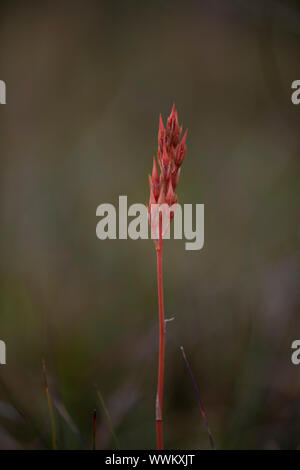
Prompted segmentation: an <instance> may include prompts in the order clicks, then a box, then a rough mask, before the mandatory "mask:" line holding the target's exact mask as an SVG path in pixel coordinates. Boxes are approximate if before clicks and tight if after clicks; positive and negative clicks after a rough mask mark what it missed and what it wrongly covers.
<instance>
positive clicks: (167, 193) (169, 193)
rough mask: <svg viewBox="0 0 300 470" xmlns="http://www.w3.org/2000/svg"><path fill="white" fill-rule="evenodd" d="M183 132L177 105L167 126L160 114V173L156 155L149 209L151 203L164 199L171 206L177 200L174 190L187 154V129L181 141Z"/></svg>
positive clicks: (151, 178) (150, 180) (150, 183)
mask: <svg viewBox="0 0 300 470" xmlns="http://www.w3.org/2000/svg"><path fill="white" fill-rule="evenodd" d="M181 134H182V127H181V126H180V125H179V122H178V114H177V111H176V109H175V105H173V108H172V111H171V114H170V116H169V117H168V119H167V125H166V127H165V126H164V123H163V120H162V117H161V115H160V116H159V129H158V149H157V161H158V164H159V169H160V175H159V172H158V168H157V164H156V160H155V157H154V158H153V168H152V176H149V186H150V201H149V210H150V209H151V204H158V203H162V201H163V202H167V203H168V204H169V206H171V205H172V204H174V202H176V201H177V196H176V195H175V193H174V190H175V188H176V187H177V185H178V182H179V177H180V170H181V168H180V167H181V165H182V163H183V160H184V158H185V154H186V136H187V131H186V132H185V134H184V136H183V137H182V139H181V141H180V137H181Z"/></svg>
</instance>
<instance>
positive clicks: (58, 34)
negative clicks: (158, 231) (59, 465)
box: [0, 0, 300, 449]
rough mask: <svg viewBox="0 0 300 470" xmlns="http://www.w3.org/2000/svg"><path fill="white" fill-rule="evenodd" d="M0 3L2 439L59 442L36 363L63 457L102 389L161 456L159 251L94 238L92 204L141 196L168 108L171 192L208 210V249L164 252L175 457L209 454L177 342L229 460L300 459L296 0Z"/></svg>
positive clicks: (299, 48)
mask: <svg viewBox="0 0 300 470" xmlns="http://www.w3.org/2000/svg"><path fill="white" fill-rule="evenodd" d="M0 9H1V11H0V28H1V29H0V78H1V79H2V80H5V81H6V84H7V104H6V105H5V106H1V108H0V132H1V139H0V154H1V174H0V183H1V186H0V190H1V199H0V201H1V202H0V204H1V234H0V237H1V238H0V241H1V247H0V248H1V253H0V254H1V268H0V295H1V303H0V338H1V339H3V340H5V341H6V344H7V365H6V366H0V447H1V448H45V447H47V446H51V436H50V430H49V424H48V411H47V402H46V397H45V391H44V388H43V380H42V372H41V358H42V356H45V358H46V361H47V368H48V375H49V382H50V390H51V392H52V395H53V398H55V400H56V405H57V408H56V407H55V418H56V427H57V434H58V446H59V447H60V448H66V449H71V448H82V447H83V446H84V445H85V444H84V443H83V442H82V441H84V442H87V445H89V443H90V434H91V413H92V409H93V408H94V407H95V406H96V405H97V399H96V394H95V390H94V384H95V383H97V384H98V386H99V388H100V389H101V391H102V394H103V397H104V399H105V402H106V406H107V407H108V409H109V411H110V414H111V418H112V421H113V423H114V427H115V432H116V434H117V436H118V438H119V441H120V446H121V448H123V449H134V448H136V449H137V448H138V449H140V448H154V447H155V426H154V401H155V387H156V365H157V298H156V279H155V253H154V247H153V243H152V242H151V241H150V240H149V241H134V242H133V241H131V240H127V241H117V240H115V241H105V242H104V241H100V240H98V239H97V238H96V235H95V228H96V223H97V218H96V216H95V212H96V207H97V206H98V205H99V204H101V203H102V202H112V203H117V201H118V196H119V195H120V194H126V195H127V196H128V202H129V204H131V203H134V202H147V200H148V182H147V173H148V172H149V170H150V169H151V161H152V156H153V153H154V152H155V150H156V142H157V140H156V139H157V128H158V117H159V113H162V114H163V117H164V118H165V117H166V116H167V114H168V113H169V112H170V110H171V107H172V104H173V102H174V101H175V103H176V106H177V108H178V112H179V118H180V121H182V122H183V125H184V127H188V129H189V134H188V153H187V157H186V160H185V163H184V168H183V173H182V178H181V181H180V185H179V187H178V195H179V200H180V202H181V203H193V204H195V203H204V204H205V247H204V249H203V250H201V251H199V252H192V251H185V249H184V242H183V241H170V242H168V243H167V244H166V250H165V264H164V274H165V295H166V313H167V316H175V320H174V321H173V322H172V323H169V324H168V331H167V356H166V394H165V442H166V447H168V448H182V449H184V448H207V447H208V438H207V434H206V432H205V429H204V426H203V422H202V419H201V416H200V412H199V410H198V408H197V403H196V398H195V396H194V393H193V390H192V385H191V383H190V380H189V378H188V376H187V372H186V369H185V366H184V363H183V360H182V357H181V355H180V350H179V347H180V345H184V347H185V350H186V353H187V355H188V357H189V359H190V362H191V365H192V368H193V371H194V374H195V376H196V378H197V381H198V384H199V388H200V392H201V397H202V400H203V402H204V405H205V408H206V412H207V415H208V418H209V421H210V426H211V428H212V431H213V434H214V437H215V440H216V444H217V447H218V448H225V449H239V448H282V449H285V448H297V446H298V445H299V444H300V405H299V403H300V401H299V396H300V375H299V374H300V366H299V368H297V367H296V366H293V365H292V364H291V360H290V356H291V343H292V341H293V340H294V339H300V320H299V313H300V312H299V305H300V295H299V278H300V264H299V236H300V230H299V200H300V198H299V180H300V163H299V140H300V138H299V122H300V106H299V107H297V106H294V105H293V104H292V103H291V91H292V90H291V83H292V81H293V80H295V79H300V63H299V52H300V7H299V2H296V1H258V0H255V1H242V0H228V1H226V2H225V1H221V0H218V1H217V0H213V1H211V0H210V1H209V0H205V1H187V2H183V1H181V2H179V1H160V2H158V1H151V2H150V1H149V2H140V1H126V2H125V1H123V2H117V1H110V2H109V1H92V0H88V1H51V2H50V1H49V2H47V1H44V2H32V3H31V2H16V1H14V2H8V1H6V2H5V1H3V2H1V7H0ZM16 408H17V409H20V410H22V413H23V414H24V416H25V418H22V417H20V415H19V414H18V413H17V412H16V411H15V409H16ZM62 410H63V412H64V413H65V412H66V410H67V412H68V413H69V415H70V416H71V417H72V420H73V423H74V425H75V426H76V428H77V429H79V430H80V437H79V436H78V435H77V434H76V433H77V431H76V430H75V429H73V430H72V427H70V422H69V423H68V422H66V421H65V419H64V418H63V417H62V415H61V414H60V412H62ZM98 418H99V419H98V434H97V448H111V447H112V446H113V441H112V440H111V438H110V433H109V430H108V427H107V423H106V421H105V419H104V416H103V414H101V412H100V410H99V414H98ZM67 421H69V420H67Z"/></svg>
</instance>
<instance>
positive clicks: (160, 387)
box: [156, 218, 165, 450]
mask: <svg viewBox="0 0 300 470" xmlns="http://www.w3.org/2000/svg"><path fill="white" fill-rule="evenodd" d="M162 248H163V240H162V221H161V218H160V220H159V240H158V243H157V245H156V260H157V290H158V309H159V357H158V381H157V395H156V439H157V449H158V450H163V430H162V427H163V417H162V412H163V394H164V369H165V314H164V295H163V278H162Z"/></svg>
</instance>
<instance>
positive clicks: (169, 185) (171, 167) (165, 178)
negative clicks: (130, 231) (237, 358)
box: [148, 105, 187, 450]
mask: <svg viewBox="0 0 300 470" xmlns="http://www.w3.org/2000/svg"><path fill="white" fill-rule="evenodd" d="M181 135H182V127H181V126H180V125H179V122H178V115H177V111H176V109H175V105H173V108H172V111H171V114H170V116H169V117H168V119H167V124H166V127H165V126H164V123H163V120H162V117H161V116H160V117H159V131H158V150H157V162H156V159H155V157H153V167H152V175H151V176H150V175H149V185H150V199H149V206H148V211H149V223H150V226H151V230H152V232H153V233H154V234H155V236H154V242H155V248H156V259H157V289H158V309H159V359H158V381H157V394H156V438H157V449H158V450H162V449H163V433H162V424H163V393H164V364H165V314H164V298H163V280H162V249H163V238H164V231H165V225H163V215H164V211H163V210H162V211H161V212H158V218H157V217H153V214H154V211H153V208H154V207H155V208H156V209H159V208H160V207H166V205H167V207H169V208H170V207H172V210H173V209H174V210H175V207H176V203H177V195H176V194H175V192H174V191H175V189H176V187H177V185H178V182H179V178H180V172H181V165H182V163H183V160H184V158H185V155H186V136H187V131H186V132H185V134H184V135H183V137H182V138H181ZM157 163H158V165H157ZM158 168H159V170H158ZM156 213H157V212H156ZM173 215H174V212H171V213H170V215H168V217H169V220H168V221H167V223H168V224H170V223H171V220H172V218H173V217H172V216H173Z"/></svg>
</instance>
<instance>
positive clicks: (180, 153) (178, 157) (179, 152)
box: [175, 130, 187, 167]
mask: <svg viewBox="0 0 300 470" xmlns="http://www.w3.org/2000/svg"><path fill="white" fill-rule="evenodd" d="M186 136H187V130H186V131H185V134H184V136H183V137H182V139H181V141H180V143H179V144H178V147H177V149H176V152H175V163H176V165H177V166H178V167H179V166H181V165H182V162H183V160H184V157H185V154H186V144H185V142H186Z"/></svg>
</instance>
